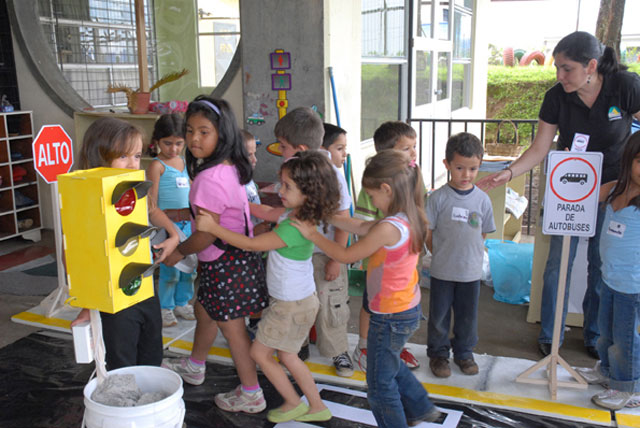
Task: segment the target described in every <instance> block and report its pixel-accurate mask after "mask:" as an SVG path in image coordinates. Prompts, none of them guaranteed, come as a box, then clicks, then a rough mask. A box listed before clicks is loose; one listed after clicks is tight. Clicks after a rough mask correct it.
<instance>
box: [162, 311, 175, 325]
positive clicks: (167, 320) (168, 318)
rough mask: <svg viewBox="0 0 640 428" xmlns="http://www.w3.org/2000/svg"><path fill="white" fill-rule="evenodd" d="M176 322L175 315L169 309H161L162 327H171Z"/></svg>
mask: <svg viewBox="0 0 640 428" xmlns="http://www.w3.org/2000/svg"><path fill="white" fill-rule="evenodd" d="M177 324H178V320H177V319H176V316H175V315H174V314H173V311H172V310H171V309H163V310H162V327H171V326H174V325H177Z"/></svg>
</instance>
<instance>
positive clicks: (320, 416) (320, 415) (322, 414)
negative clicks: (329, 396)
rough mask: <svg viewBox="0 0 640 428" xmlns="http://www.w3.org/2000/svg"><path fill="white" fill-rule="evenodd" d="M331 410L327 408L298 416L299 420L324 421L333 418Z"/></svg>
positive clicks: (297, 419)
mask: <svg viewBox="0 0 640 428" xmlns="http://www.w3.org/2000/svg"><path fill="white" fill-rule="evenodd" d="M332 416H333V415H332V414H331V411H330V410H329V409H328V408H327V409H324V410H321V411H319V412H315V413H306V414H304V415H302V416H300V417H298V418H296V421H298V422H324V421H328V420H329V419H331V418H332Z"/></svg>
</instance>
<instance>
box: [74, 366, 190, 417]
mask: <svg viewBox="0 0 640 428" xmlns="http://www.w3.org/2000/svg"><path fill="white" fill-rule="evenodd" d="M107 374H108V375H112V374H132V375H134V376H135V377H136V383H137V384H138V387H139V388H140V390H141V391H142V392H143V393H145V392H161V393H164V394H165V395H167V398H165V399H163V400H160V401H156V402H155V403H149V404H145V405H143V406H136V407H114V406H106V405H104V404H100V403H97V402H95V401H93V400H92V399H91V394H93V391H94V390H95V389H96V387H97V385H98V379H92V380H91V381H90V382H89V383H88V384H87V385H86V386H85V387H84V406H85V411H84V426H86V427H88V428H147V427H148V428H182V422H183V420H184V412H185V408H184V401H183V400H182V394H183V389H182V379H181V378H180V376H179V375H178V374H176V373H174V372H172V371H171V370H169V369H165V368H162V367H153V366H133V367H123V368H121V369H117V370H112V371H110V372H108V373H107Z"/></svg>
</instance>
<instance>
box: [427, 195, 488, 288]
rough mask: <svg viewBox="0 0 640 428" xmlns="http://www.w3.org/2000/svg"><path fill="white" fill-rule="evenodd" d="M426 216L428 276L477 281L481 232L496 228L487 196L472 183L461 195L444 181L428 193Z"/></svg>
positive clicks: (479, 275) (481, 255)
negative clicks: (429, 236)
mask: <svg viewBox="0 0 640 428" xmlns="http://www.w3.org/2000/svg"><path fill="white" fill-rule="evenodd" d="M427 218H428V219H429V229H431V230H433V241H432V242H433V257H432V258H431V269H430V273H431V276H433V277H435V278H438V279H441V280H444V281H456V282H471V281H477V280H479V279H480V278H481V277H482V258H483V256H484V239H483V238H482V234H483V233H491V232H494V231H495V230H496V225H495V222H494V220H493V209H492V207H491V200H490V199H489V196H488V195H487V194H486V193H485V192H483V191H482V190H480V189H478V188H477V187H475V186H474V187H473V189H472V190H471V192H469V193H467V194H464V195H461V194H458V193H457V192H456V191H455V190H454V189H452V188H451V186H449V185H448V184H445V185H444V186H442V187H441V188H439V189H438V190H436V191H435V192H433V194H431V196H429V199H428V200H427Z"/></svg>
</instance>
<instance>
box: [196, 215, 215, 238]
mask: <svg viewBox="0 0 640 428" xmlns="http://www.w3.org/2000/svg"><path fill="white" fill-rule="evenodd" d="M219 226H220V224H219V223H218V222H217V221H216V219H215V218H213V216H212V215H211V214H209V213H208V212H207V211H204V210H200V211H199V212H198V215H197V216H196V230H199V231H200V232H207V233H210V234H212V235H215V234H216V229H217V228H218V227H219Z"/></svg>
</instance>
